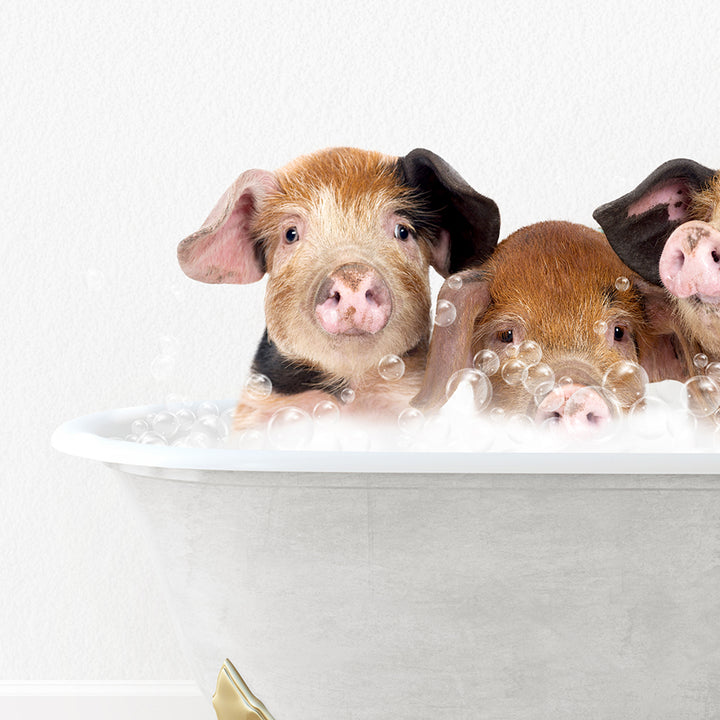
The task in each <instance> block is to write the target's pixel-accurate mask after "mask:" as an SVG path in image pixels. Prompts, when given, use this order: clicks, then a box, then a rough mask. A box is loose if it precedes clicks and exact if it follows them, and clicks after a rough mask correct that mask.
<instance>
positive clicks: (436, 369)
mask: <svg viewBox="0 0 720 720" xmlns="http://www.w3.org/2000/svg"><path fill="white" fill-rule="evenodd" d="M458 280H461V281H462V286H461V287H459V288H457V283H458ZM451 284H452V287H450V286H449V285H448V281H445V283H444V284H443V286H442V288H441V289H440V293H439V294H438V303H439V302H440V301H441V300H446V301H449V302H451V303H452V304H453V305H454V306H455V310H456V313H457V314H456V317H455V321H454V322H452V323H451V324H450V325H447V326H441V325H435V326H434V329H433V335H432V339H431V340H430V349H429V351H428V359H427V366H426V368H425V377H424V378H423V384H422V387H421V388H420V392H418V394H417V395H416V396H415V397H414V398H413V400H412V401H411V403H410V404H411V405H413V406H414V407H417V408H422V409H423V410H434V409H436V408H439V407H440V406H442V405H444V404H445V401H446V400H447V396H446V394H445V388H446V386H447V382H448V380H449V379H450V377H451V376H452V374H453V373H455V372H457V371H458V370H462V369H463V368H471V367H472V366H473V352H472V340H473V332H474V330H475V320H476V319H477V318H478V317H479V316H480V315H483V314H484V313H485V311H486V310H487V309H488V306H489V305H490V283H489V281H488V280H486V279H485V274H484V273H483V272H482V271H480V270H465V271H464V272H460V273H458V274H457V275H456V276H455V277H453V278H452V281H451Z"/></svg>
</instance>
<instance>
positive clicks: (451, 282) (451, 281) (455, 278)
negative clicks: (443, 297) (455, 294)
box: [445, 275, 463, 290]
mask: <svg viewBox="0 0 720 720" xmlns="http://www.w3.org/2000/svg"><path fill="white" fill-rule="evenodd" d="M445 284H446V285H447V286H448V287H449V288H450V289H451V290H459V289H460V288H461V287H462V284H463V281H462V277H460V275H451V276H450V277H449V278H448V279H447V280H446V281H445Z"/></svg>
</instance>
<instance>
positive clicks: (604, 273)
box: [413, 222, 680, 435]
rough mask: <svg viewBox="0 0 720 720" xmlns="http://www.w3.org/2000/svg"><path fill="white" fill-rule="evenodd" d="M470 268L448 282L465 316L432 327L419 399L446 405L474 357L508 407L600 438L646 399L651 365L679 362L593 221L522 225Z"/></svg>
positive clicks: (446, 294) (446, 291) (496, 400)
mask: <svg viewBox="0 0 720 720" xmlns="http://www.w3.org/2000/svg"><path fill="white" fill-rule="evenodd" d="M461 275H462V279H463V281H462V285H460V286H458V285H459V284H458V282H452V281H451V283H448V282H446V284H445V286H444V287H443V289H442V291H441V295H440V300H445V301H448V302H453V304H454V305H455V306H456V308H457V320H456V322H455V323H453V324H451V325H449V326H447V327H445V328H436V330H435V333H434V335H433V339H432V341H431V345H430V352H429V357H428V367H427V372H426V377H425V381H424V383H423V388H422V390H421V392H420V393H419V394H418V396H417V397H416V398H415V400H414V401H413V403H414V404H415V405H417V406H419V407H424V408H426V409H428V408H432V407H438V406H439V405H441V404H442V403H443V402H444V401H445V399H446V398H445V397H444V389H445V386H446V383H447V382H448V380H449V379H450V378H451V377H452V374H453V373H454V372H456V371H457V370H458V369H461V368H467V367H470V366H472V365H474V366H475V367H476V368H477V369H479V370H481V371H483V372H485V373H486V374H487V375H488V377H489V380H490V383H491V385H492V405H494V406H495V407H496V408H500V409H502V410H503V411H504V413H505V414H506V415H513V414H524V415H529V416H530V418H531V419H532V420H533V421H534V422H536V423H538V424H544V423H553V424H559V425H560V426H562V427H563V428H564V429H566V430H568V431H570V432H571V433H572V434H574V435H592V434H594V433H596V432H598V431H599V430H601V429H602V428H604V427H606V426H607V425H608V424H609V423H610V422H611V421H612V419H613V418H614V417H616V416H617V415H618V413H620V412H622V411H624V410H627V409H629V408H630V407H631V406H632V405H633V404H634V403H635V402H637V401H638V400H641V398H642V396H643V394H644V386H645V384H646V382H647V381H648V375H649V374H650V373H652V375H653V376H654V375H656V374H659V373H661V372H662V373H665V372H679V371H680V365H679V363H678V362H677V360H676V359H675V355H674V351H673V349H672V346H671V338H670V337H669V336H667V335H661V334H660V333H659V332H658V331H656V330H654V329H653V328H652V327H651V324H652V322H651V318H650V316H649V314H648V302H649V299H648V297H647V296H646V295H645V294H644V292H643V289H642V288H641V287H640V285H639V284H638V283H641V282H642V281H641V279H640V278H639V277H637V276H636V275H635V274H634V273H632V272H631V271H630V270H629V269H628V268H627V267H625V266H624V265H623V264H622V263H621V262H620V261H619V259H618V258H617V256H616V255H615V254H614V253H613V252H612V250H611V249H610V247H609V245H608V244H607V242H606V240H605V238H604V237H603V236H602V235H601V234H600V233H597V232H595V231H593V230H590V229H589V228H586V227H583V226H581V225H575V224H572V223H561V222H548V223H538V224H536V225H532V226H530V227H527V228H523V229H521V230H519V231H517V232H516V233H514V234H512V235H510V236H509V237H508V238H507V239H506V240H504V241H503V242H501V243H500V245H499V246H498V248H497V250H496V252H495V253H494V255H493V256H492V257H491V258H490V259H489V260H488V261H487V262H486V263H485V264H484V265H483V266H482V267H481V268H479V269H478V270H477V271H475V272H473V271H466V272H465V273H462V274H461ZM450 284H452V285H454V286H455V287H454V288H453V287H450V286H449V285H450ZM440 300H439V302H440ZM673 363H675V365H674V366H673ZM665 364H667V365H669V366H672V367H665ZM642 365H645V367H646V368H647V369H643V367H642ZM652 379H656V378H655V377H653V378H652ZM451 387H452V386H451Z"/></svg>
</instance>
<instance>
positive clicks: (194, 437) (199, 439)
mask: <svg viewBox="0 0 720 720" xmlns="http://www.w3.org/2000/svg"><path fill="white" fill-rule="evenodd" d="M184 444H185V447H190V448H200V449H206V448H214V447H216V446H217V444H218V439H217V438H216V437H214V436H213V434H212V433H209V432H207V431H205V430H203V429H202V428H195V426H193V429H192V430H191V431H190V434H189V435H188V436H187V437H186V438H185V443H184Z"/></svg>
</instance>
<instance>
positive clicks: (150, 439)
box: [137, 430, 167, 445]
mask: <svg viewBox="0 0 720 720" xmlns="http://www.w3.org/2000/svg"><path fill="white" fill-rule="evenodd" d="M137 441H138V442H139V443H141V444H142V445H167V440H166V439H165V438H164V437H163V436H162V435H160V433H156V432H153V431H152V430H148V431H147V432H144V433H143V434H142V435H140V437H139V438H138V440H137Z"/></svg>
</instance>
